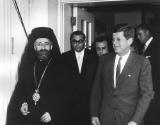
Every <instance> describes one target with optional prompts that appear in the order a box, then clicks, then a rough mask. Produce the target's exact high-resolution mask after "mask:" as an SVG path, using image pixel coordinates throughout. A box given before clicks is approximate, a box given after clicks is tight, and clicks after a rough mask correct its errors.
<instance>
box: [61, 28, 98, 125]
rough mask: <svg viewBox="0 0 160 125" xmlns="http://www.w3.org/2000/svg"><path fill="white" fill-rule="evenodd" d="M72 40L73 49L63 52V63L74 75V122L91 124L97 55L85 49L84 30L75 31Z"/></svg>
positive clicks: (75, 124)
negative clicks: (90, 105)
mask: <svg viewBox="0 0 160 125" xmlns="http://www.w3.org/2000/svg"><path fill="white" fill-rule="evenodd" d="M70 42H71V46H72V49H71V50H70V51H68V52H65V53H63V54H62V63H63V64H64V69H66V70H67V71H69V74H70V76H72V79H71V82H72V85H73V88H74V92H73V95H74V100H73V101H74V102H73V112H74V114H73V124H74V125H89V124H90V115H89V102H90V101H89V99H90V93H91V88H92V84H93V79H94V75H95V71H96V67H97V66H96V65H97V57H96V56H95V55H94V54H93V53H92V52H91V51H90V50H88V49H85V34H84V33H83V32H82V31H74V32H73V33H72V34H71V37H70Z"/></svg>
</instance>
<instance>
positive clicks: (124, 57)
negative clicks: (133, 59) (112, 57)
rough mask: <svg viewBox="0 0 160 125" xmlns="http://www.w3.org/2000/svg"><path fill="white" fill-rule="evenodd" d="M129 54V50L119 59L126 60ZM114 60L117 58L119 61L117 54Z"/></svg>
mask: <svg viewBox="0 0 160 125" xmlns="http://www.w3.org/2000/svg"><path fill="white" fill-rule="evenodd" d="M130 53H131V50H129V51H128V52H127V53H126V54H125V55H123V56H121V57H122V59H127V58H128V56H129V54H130ZM116 58H118V59H119V58H120V56H119V55H118V54H116Z"/></svg>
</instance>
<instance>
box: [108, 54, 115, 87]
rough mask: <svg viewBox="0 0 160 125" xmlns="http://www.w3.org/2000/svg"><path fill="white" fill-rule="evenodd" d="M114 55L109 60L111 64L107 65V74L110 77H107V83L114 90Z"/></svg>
mask: <svg viewBox="0 0 160 125" xmlns="http://www.w3.org/2000/svg"><path fill="white" fill-rule="evenodd" d="M115 57H116V56H115V54H114V55H113V58H112V59H111V62H110V65H108V66H109V73H108V74H110V76H109V77H108V78H109V79H110V80H109V81H111V82H110V87H111V88H112V89H114V63H115Z"/></svg>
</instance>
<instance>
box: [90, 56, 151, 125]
mask: <svg viewBox="0 0 160 125" xmlns="http://www.w3.org/2000/svg"><path fill="white" fill-rule="evenodd" d="M114 61H115V54H109V55H106V56H103V57H101V58H100V62H99V66H98V69H97V74H96V78H95V82H94V88H93V91H92V96H91V115H92V116H99V117H100V122H101V125H127V123H128V122H129V121H135V122H137V123H138V125H139V124H140V123H141V121H142V118H143V116H144V114H145V112H146V111H147V109H148V106H149V104H150V101H151V99H152V98H153V90H152V76H151V66H150V63H149V61H148V60H147V59H145V58H144V57H142V56H139V55H137V54H134V53H131V54H130V55H129V57H128V60H127V62H126V64H125V66H124V68H123V71H122V73H121V74H120V76H119V79H118V82H117V87H116V88H114V87H113V85H114V80H113V76H114V75H113V74H114Z"/></svg>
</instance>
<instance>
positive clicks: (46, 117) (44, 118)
mask: <svg viewBox="0 0 160 125" xmlns="http://www.w3.org/2000/svg"><path fill="white" fill-rule="evenodd" d="M51 120H52V119H51V115H50V114H49V112H45V113H44V114H43V115H42V117H41V121H42V122H44V123H48V122H50V121H51Z"/></svg>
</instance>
